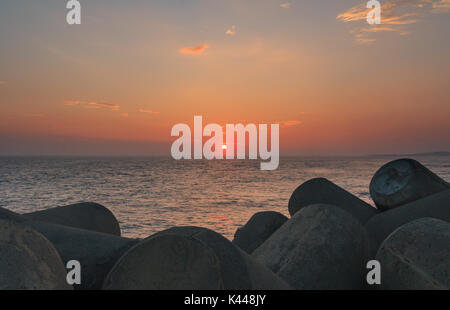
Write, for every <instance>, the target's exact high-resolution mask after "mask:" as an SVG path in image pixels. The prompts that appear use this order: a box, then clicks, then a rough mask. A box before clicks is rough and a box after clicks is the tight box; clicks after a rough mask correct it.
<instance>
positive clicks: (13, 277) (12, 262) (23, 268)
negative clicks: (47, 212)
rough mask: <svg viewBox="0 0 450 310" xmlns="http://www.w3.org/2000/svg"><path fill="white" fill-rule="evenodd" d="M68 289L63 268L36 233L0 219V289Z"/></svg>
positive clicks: (54, 253)
mask: <svg viewBox="0 0 450 310" xmlns="http://www.w3.org/2000/svg"><path fill="white" fill-rule="evenodd" d="M23 289H25V290H29V289H37V290H55V289H56V290H67V289H72V287H71V286H70V285H68V284H67V282H66V269H65V268H64V265H63V263H62V261H61V258H60V257H59V254H58V252H57V251H56V250H55V248H54V247H53V245H52V244H51V243H50V242H49V241H48V240H47V239H46V238H45V237H44V236H43V235H42V234H40V233H39V232H37V231H35V230H33V229H31V228H29V227H27V226H25V225H22V224H20V223H18V222H16V221H13V220H3V219H0V290H23Z"/></svg>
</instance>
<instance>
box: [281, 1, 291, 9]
mask: <svg viewBox="0 0 450 310" xmlns="http://www.w3.org/2000/svg"><path fill="white" fill-rule="evenodd" d="M280 7H282V8H283V9H290V8H291V7H292V3H291V2H286V3H281V4H280Z"/></svg>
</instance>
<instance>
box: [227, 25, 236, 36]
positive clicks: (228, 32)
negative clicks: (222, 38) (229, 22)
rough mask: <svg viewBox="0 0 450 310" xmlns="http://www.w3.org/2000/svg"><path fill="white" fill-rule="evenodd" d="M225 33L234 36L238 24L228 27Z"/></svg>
mask: <svg viewBox="0 0 450 310" xmlns="http://www.w3.org/2000/svg"><path fill="white" fill-rule="evenodd" d="M225 33H226V34H228V35H230V36H234V35H235V34H236V26H235V25H233V26H231V28H230V29H228V30H227V31H226V32H225Z"/></svg>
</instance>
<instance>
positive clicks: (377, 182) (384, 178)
mask: <svg viewBox="0 0 450 310" xmlns="http://www.w3.org/2000/svg"><path fill="white" fill-rule="evenodd" d="M447 189H450V186H449V184H448V183H447V182H446V181H444V180H443V179H441V178H440V177H438V176H437V175H436V174H434V173H433V172H431V171H430V170H428V169H427V168H426V167H424V166H423V165H422V164H420V163H419V162H418V161H416V160H413V159H398V160H394V161H391V162H389V163H387V164H385V165H384V166H382V167H381V168H380V169H379V170H378V171H377V172H376V173H375V175H374V176H373V178H372V180H371V182H370V196H371V197H372V200H373V201H374V202H375V205H376V206H377V207H378V209H380V210H382V211H384V210H389V209H393V208H395V207H398V206H401V205H404V204H406V203H409V202H412V201H415V200H418V199H421V198H424V197H426V196H429V195H432V194H435V193H438V192H441V191H444V190H447Z"/></svg>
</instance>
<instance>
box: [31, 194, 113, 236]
mask: <svg viewBox="0 0 450 310" xmlns="http://www.w3.org/2000/svg"><path fill="white" fill-rule="evenodd" d="M23 216H24V217H25V218H28V219H31V220H36V221H43V222H49V223H54V224H60V225H65V226H70V227H75V228H80V229H86V230H92V231H97V232H101V233H106V234H112V235H116V236H120V226H119V222H118V221H117V219H116V217H115V216H114V214H113V213H112V212H111V211H110V210H108V209H107V208H105V207H104V206H102V205H100V204H98V203H93V202H83V203H77V204H73V205H68V206H62V207H55V208H50V209H46V210H42V211H36V212H31V213H25V214H23Z"/></svg>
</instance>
